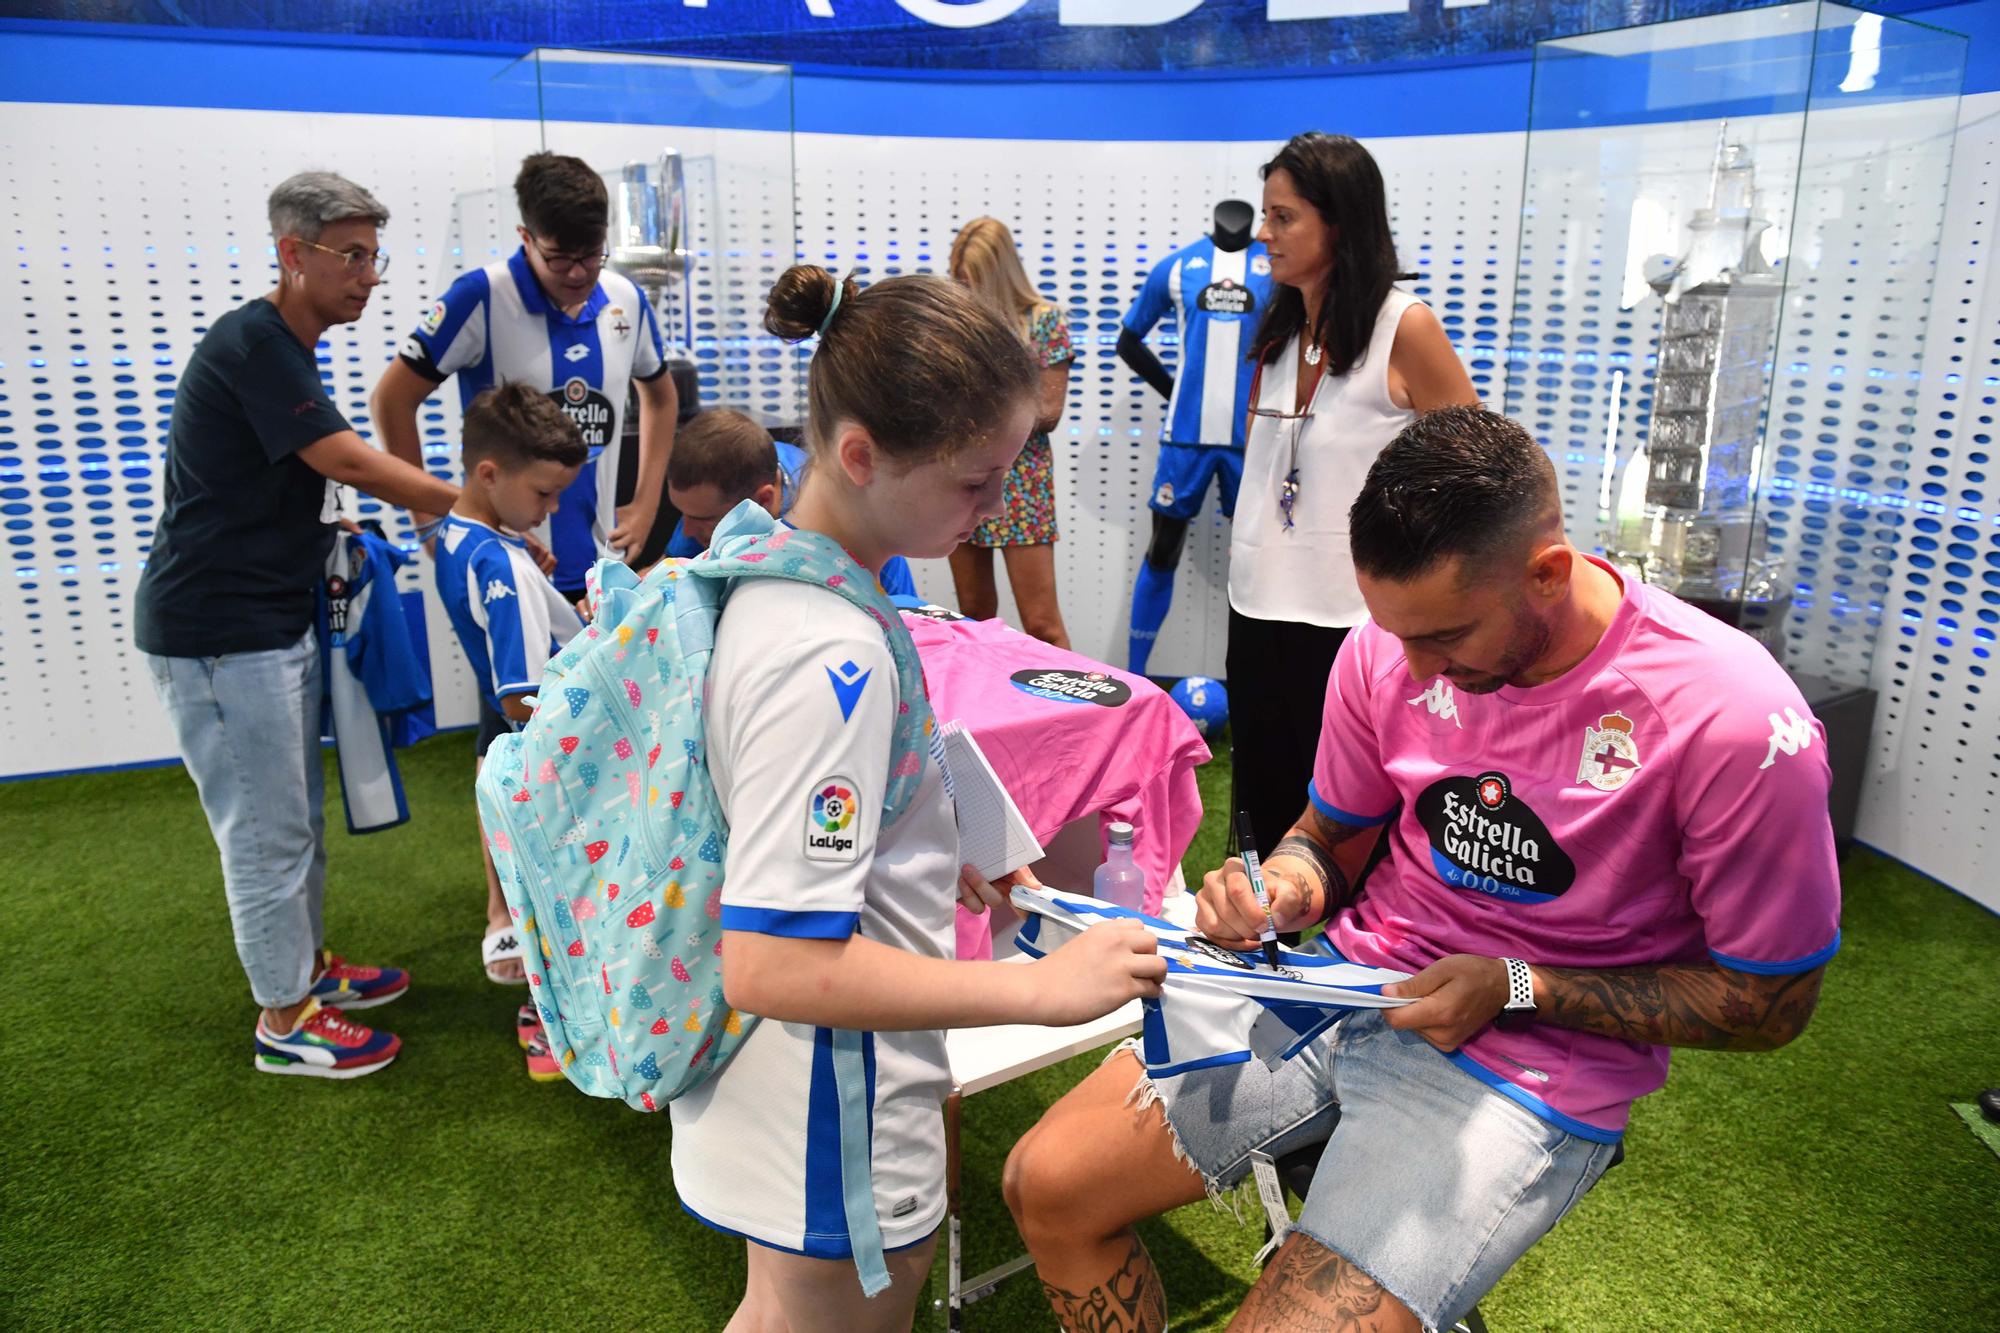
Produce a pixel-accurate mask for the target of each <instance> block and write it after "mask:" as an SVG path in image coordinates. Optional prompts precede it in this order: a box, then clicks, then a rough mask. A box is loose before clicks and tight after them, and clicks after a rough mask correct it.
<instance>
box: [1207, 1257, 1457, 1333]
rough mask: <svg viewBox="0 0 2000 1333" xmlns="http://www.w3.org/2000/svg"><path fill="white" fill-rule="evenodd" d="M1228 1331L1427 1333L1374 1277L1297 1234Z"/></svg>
mask: <svg viewBox="0 0 2000 1333" xmlns="http://www.w3.org/2000/svg"><path fill="white" fill-rule="evenodd" d="M1229 1327H1230V1329H1231V1330H1232V1333H1293V1330H1297V1333H1307V1330H1310V1331H1311V1333H1322V1331H1325V1333H1422V1329H1423V1324H1422V1323H1421V1322H1420V1321H1419V1320H1418V1319H1417V1317H1416V1316H1415V1315H1413V1314H1411V1313H1410V1311H1409V1307H1407V1306H1405V1305H1404V1304H1403V1303H1402V1302H1401V1301H1399V1300H1397V1299H1396V1298H1395V1297H1394V1296H1391V1295H1390V1294H1389V1293H1388V1292H1386V1291H1384V1290H1382V1288H1381V1287H1380V1286H1379V1285H1378V1284H1377V1283H1376V1281H1375V1279H1374V1278H1372V1277H1369V1276H1368V1275H1367V1274H1366V1273H1364V1272H1362V1271H1361V1270H1360V1269H1358V1268H1356V1267H1355V1266H1354V1265H1353V1264H1351V1263H1349V1262H1347V1260H1346V1259H1344V1258H1342V1257H1341V1256H1340V1255H1338V1254H1335V1253H1334V1252H1333V1251H1332V1250H1329V1249H1327V1248H1326V1246H1324V1245H1322V1244H1320V1243H1319V1242H1318V1241H1316V1240H1314V1239H1313V1238H1312V1237H1310V1236H1306V1235H1301V1234H1299V1233H1298V1232H1294V1233H1292V1235H1291V1236H1290V1237H1289V1238H1288V1239H1287V1240H1286V1241H1285V1243H1284V1244H1283V1245H1281V1246H1279V1247H1278V1253H1277V1255H1276V1256H1275V1257H1274V1258H1273V1259H1272V1260H1271V1266H1270V1267H1269V1268H1266V1269H1265V1270H1264V1275H1263V1276H1262V1277H1260V1278H1258V1279H1257V1285H1256V1286H1254V1287H1252V1288H1251V1289H1250V1295H1249V1296H1248V1297H1247V1298H1245V1300H1244V1302H1243V1307H1242V1308H1241V1309H1240V1310H1238V1311H1237V1312H1236V1318H1235V1320H1234V1321H1232V1322H1231V1323H1230V1325H1229Z"/></svg>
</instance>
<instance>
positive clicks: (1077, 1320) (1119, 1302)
mask: <svg viewBox="0 0 2000 1333" xmlns="http://www.w3.org/2000/svg"><path fill="white" fill-rule="evenodd" d="M1129 1234H1131V1237H1132V1244H1131V1248H1130V1249H1129V1250H1127V1251H1126V1254H1125V1260H1124V1262H1123V1263H1121V1264H1119V1265H1118V1271H1117V1272H1115V1273H1113V1274H1112V1275H1111V1276H1110V1277H1109V1278H1107V1279H1106V1280H1105V1282H1104V1284H1103V1285H1102V1286H1098V1287H1092V1288H1090V1289H1089V1290H1088V1291H1081V1292H1077V1291H1065V1290H1064V1289H1063V1288H1061V1287H1058V1286H1056V1285H1055V1284H1053V1283H1050V1282H1043V1283H1042V1295H1044V1296H1046V1297H1048V1301H1049V1308H1050V1309H1052V1310H1054V1311H1055V1312H1056V1318H1057V1319H1058V1320H1059V1321H1061V1323H1062V1326H1063V1328H1065V1329H1066V1330H1068V1333H1163V1331H1164V1330H1165V1328H1166V1326H1167V1294H1166V1291H1165V1290H1164V1289H1163V1288H1162V1287H1161V1286H1160V1274H1159V1272H1158V1271H1157V1270H1156V1269H1155V1268H1154V1267H1153V1259H1152V1256H1151V1255H1149V1254H1147V1253H1146V1246H1145V1244H1144V1242H1142V1241H1141V1240H1140V1239H1139V1237H1138V1234H1137V1233H1136V1232H1134V1233H1129Z"/></svg>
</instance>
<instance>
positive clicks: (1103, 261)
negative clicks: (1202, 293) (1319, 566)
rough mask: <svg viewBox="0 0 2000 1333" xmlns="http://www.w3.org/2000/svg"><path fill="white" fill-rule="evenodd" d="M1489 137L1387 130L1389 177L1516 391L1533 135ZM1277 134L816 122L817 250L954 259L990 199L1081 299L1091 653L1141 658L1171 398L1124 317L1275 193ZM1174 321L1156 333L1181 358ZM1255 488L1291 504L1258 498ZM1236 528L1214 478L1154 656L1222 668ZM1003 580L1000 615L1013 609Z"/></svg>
mask: <svg viewBox="0 0 2000 1333" xmlns="http://www.w3.org/2000/svg"><path fill="white" fill-rule="evenodd" d="M1497 137H1498V138H1500V139H1501V140H1504V142H1505V143H1506V144H1507V147H1506V148H1505V149H1504V150H1499V151H1496V150H1494V148H1493V146H1492V140H1491V139H1488V138H1483V137H1479V136H1466V137H1455V138H1404V139H1384V140H1378V141H1375V142H1372V143H1371V144H1370V145H1369V147H1370V149H1371V150H1372V151H1373V152H1374V153H1375V155H1376V156H1377V158H1378V160H1379V161H1380V163H1381V166H1382V169H1383V173H1384V175H1385V176H1386V177H1387V179H1388V181H1389V185H1390V196H1391V197H1390V218H1391V221H1392V222H1393V223H1394V224H1395V227H1396V239H1397V245H1398V250H1399V252H1400V254H1401V257H1402V260H1403V263H1404V266H1405V267H1406V268H1407V269H1409V270H1410V271H1411V272H1414V273H1416V274H1417V275H1418V276H1417V277H1416V278H1414V279H1413V280H1411V282H1409V283H1408V284H1407V285H1408V286H1409V287H1410V289H1411V290H1412V291H1414V292H1416V293H1417V294H1418V295H1419V296H1422V297H1423V298H1424V299H1425V300H1426V301H1428V302H1430V303H1431V304H1432V306H1433V307H1434V308H1436V310H1437V312H1438V314H1439V316H1440V317H1441V318H1442V319H1443V320H1444V321H1445V324H1446V327H1447V328H1449V329H1450V330H1451V331H1452V333H1453V335H1454V337H1456V338H1458V339H1459V340H1460V344H1461V349H1462V351H1463V353H1464V355H1465V356H1466V359H1467V361H1468V365H1469V369H1470V370H1471V371H1472V373H1473V376H1474V382H1475V384H1476V385H1477V386H1478V387H1479V388H1480V389H1481V391H1482V392H1485V393H1489V394H1497V393H1498V389H1499V384H1498V359H1497V354H1498V349H1499V346H1500V342H1501V339H1502V338H1504V336H1505V321H1506V308H1507V302H1508V299H1509V292H1510V289H1511V286H1512V282H1513V268H1514V259H1513V252H1514V236H1515V215H1516V210H1517V209H1518V207H1519V179H1520V158H1519V140H1518V138H1516V137H1514V136H1497ZM1277 147H1278V145H1277V144H1275V143H1269V144H1266V143H1183V144H1159V143H1047V142H1032V141H1021V140H990V139H981V140H951V139H931V140H909V139H873V138H859V137H851V136H843V135H801V136H800V139H799V149H798V163H799V170H798V175H799V190H798V198H799V243H800V250H801V252H802V254H803V255H804V256H806V257H807V258H808V259H809V260H811V261H812V262H815V263H820V264H825V265H828V266H829V267H832V268H834V269H836V270H840V271H846V270H847V269H849V268H858V269H860V270H861V271H862V276H863V278H864V279H869V278H877V277H889V276H893V275H894V274H897V273H911V272H943V271H944V270H945V266H946V259H947V257H948V255H949V253H950V250H951V241H952V237H953V235H954V234H955V233H956V232H957V230H958V227H959V225H960V224H962V223H964V222H966V221H968V220H969V219H971V218H974V217H978V216H980V215H982V214H987V215H991V216H994V217H998V218H1000V219H1001V220H1002V221H1004V222H1005V223H1007V225H1008V226H1009V227H1010V228H1011V229H1012V230H1013V232H1014V235H1015V240H1016V242H1017V243H1018V244H1019V246H1020V248H1021V251H1022V260H1023V262H1024V264H1025V265H1026V267H1027V269H1028V273H1029V276H1030V277H1031V278H1032V279H1034V280H1035V281H1036V282H1037V283H1038V284H1039V285H1040V286H1041V288H1042V291H1043V292H1044V293H1045V294H1046V295H1047V296H1048V298H1049V299H1050V300H1052V301H1055V302H1057V303H1059V304H1060V305H1061V306H1062V307H1063V309H1064V310H1065V311H1066V312H1067V314H1068V316H1069V322H1070V332H1071V337H1072V340H1073V341H1074V343H1075V345H1076V348H1077V361H1076V364H1075V366H1074V368H1073V369H1072V370H1071V373H1070V393H1069V408H1068V411H1067V413H1066V415H1065V416H1064V419H1063V422H1062V424H1061V425H1060V426H1059V427H1058V428H1057V430H1056V432H1055V443H1056V465H1057V479H1056V498H1057V505H1058V509H1059V520H1058V521H1059V527H1060V529H1061V532H1062V539H1061V541H1060V542H1059V543H1058V544H1057V547H1056V562H1057V570H1058V576H1059V580H1060V592H1061V599H1062V608H1063V615H1064V619H1065V621H1066V623H1067V624H1068V627H1069V632H1070V638H1071V641H1072V643H1073V644H1074V646H1075V647H1076V649H1077V651H1079V652H1082V653H1085V654H1088V655H1089V656H1092V657H1096V658H1098V659H1100V660H1103V661H1108V662H1113V663H1117V664H1120V665H1122V664H1123V663H1124V661H1125V654H1126V633H1127V628H1128V624H1129V616H1130V609H1131V594H1132V581H1133V579H1134V577H1135V576H1136V575H1137V573H1138V568H1139V561H1140V560H1141V558H1142V557H1143V555H1144V552H1145V548H1146V542H1147V538H1148V534H1149V532H1150V526H1151V517H1150V514H1149V511H1148V510H1147V507H1146V501H1147V497H1148V496H1149V494H1150V493H1151V489H1152V479H1153V465H1154V461H1155V458H1156V456H1157V452H1158V450H1157V444H1158V440H1159V433H1160V425H1161V419H1162V417H1163V415H1164V412H1165V406H1166V405H1165V402H1164V400H1162V399H1161V398H1160V397H1159V395H1158V394H1156V393H1154V392H1153V390H1152V389H1151V387H1149V386H1148V385H1146V384H1145V383H1143V382H1142V381H1141V380H1139V379H1138V377H1137V376H1135V375H1133V374H1132V373H1131V371H1130V370H1128V369H1127V368H1126V366H1125V364H1124V363H1123V362H1121V361H1120V360H1119V359H1118V356H1117V352H1116V345H1117V341H1118V328H1119V323H1120V321H1121V319H1122V318H1123V316H1124V314H1125V311H1126V309H1127V308H1128V307H1129V306H1130V305H1131V303H1132V299H1133V297H1134V296H1136V295H1137V294H1138V290H1139V287H1140V285H1141V284H1142V283H1143V282H1144V281H1145V278H1146V274H1147V273H1148V272H1150V271H1151V269H1152V267H1153V265H1154V264H1155V263H1157V262H1158V261H1159V260H1160V258H1161V257H1162V256H1164V255H1166V254H1168V253H1169V252H1171V251H1173V250H1174V249H1176V248H1178V247H1179V246H1182V245H1185V244H1186V243H1187V242H1189V241H1191V240H1193V239H1195V238H1196V237H1198V236H1200V235H1202V234H1204V233H1205V232H1207V231H1208V230H1209V228H1210V226H1211V225H1212V221H1213V214H1214V209H1215V205H1216V202H1217V201H1218V200H1222V199H1229V198H1236V199H1244V200H1248V201H1249V202H1250V203H1252V204H1253V205H1254V204H1256V203H1257V202H1258V200H1259V198H1260V195H1261V182H1260V180H1259V178H1258V174H1257V169H1258V167H1259V166H1260V165H1261V164H1262V163H1263V162H1265V161H1266V160H1268V159H1269V157H1270V156H1271V154H1272V153H1273V152H1274V151H1275V150H1276V148H1277ZM1175 332H1176V331H1175V329H1174V327H1173V325H1172V323H1171V322H1167V323H1163V324H1162V325H1160V326H1159V327H1158V328H1157V329H1155V330H1154V332H1153V334H1152V336H1151V339H1150V341H1151V343H1152V345H1153V347H1154V349H1155V351H1156V352H1157V354H1158V355H1159V357H1160V359H1161V360H1162V361H1163V362H1164V363H1165V364H1166V365H1167V367H1168V368H1169V369H1170V370H1177V369H1178V354H1177V350H1176V340H1175ZM1239 503H1241V504H1259V503H1264V504H1273V503H1276V497H1274V496H1255V495H1245V496H1243V497H1242V498H1241V499H1240V500H1239ZM1228 556H1229V529H1228V524H1227V521H1226V520H1224V519H1223V518H1222V517H1221V513H1220V510H1219V509H1218V508H1217V507H1216V502H1215V499H1214V493H1213V491H1211V493H1210V499H1209V506H1208V510H1207V513H1206V514H1205V515H1204V516H1203V517H1202V518H1201V519H1199V520H1197V521H1196V522H1195V523H1194V524H1192V525H1191V527H1190V530H1189V534H1188V544H1187V549H1186V551H1185V553H1184V554H1183V556H1182V560H1181V568H1180V575H1179V578H1178V580H1177V582H1176V585H1175V592H1174V607H1173V612H1172V614H1171V615H1170V616H1169V618H1168V620H1167V623H1166V625H1165V627H1164V628H1163V629H1162V630H1161V633H1160V637H1159V641H1158V643H1157V644H1156V646H1155V648H1154V651H1153V655H1152V660H1151V663H1150V667H1149V669H1150V670H1151V671H1152V672H1153V673H1154V674H1156V675H1175V676H1178V675H1186V674H1189V673H1193V672H1201V673H1204V674H1209V675H1216V676H1220V675H1221V674H1222V670H1223V648H1224V640H1225V638H1226V628H1227V618H1228V617H1227V612H1228V597H1227V578H1228V574H1227V571H1228ZM917 581H918V586H919V588H920V590H921V591H923V592H924V593H925V594H926V595H928V596H930V597H932V598H934V599H936V600H939V601H942V602H944V603H946V604H947V605H949V604H950V603H951V602H952V600H953V596H952V583H951V572H950V570H949V569H948V568H947V567H946V565H945V563H944V562H943V561H930V562H919V567H918V569H917ZM1001 582H1002V585H1003V590H1002V600H1001V614H1002V615H1003V616H1006V617H1009V618H1011V617H1012V616H1013V614H1014V611H1013V600H1012V597H1011V596H1010V595H1009V594H1007V593H1006V591H1005V588H1004V583H1005V580H1004V577H1003V578H1002V580H1001Z"/></svg>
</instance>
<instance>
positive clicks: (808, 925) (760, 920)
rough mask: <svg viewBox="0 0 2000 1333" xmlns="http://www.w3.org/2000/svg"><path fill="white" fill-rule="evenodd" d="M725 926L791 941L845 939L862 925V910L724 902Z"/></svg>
mask: <svg viewBox="0 0 2000 1333" xmlns="http://www.w3.org/2000/svg"><path fill="white" fill-rule="evenodd" d="M722 928H723V929H724V930H747V931H751V932H754V933H755V934H758V935H779V936H783V937H784V938H785V939H788V940H844V939H846V938H847V937H848V936H850V935H852V934H853V933H854V932H855V931H857V930H859V929H860V928H861V913H859V912H785V911H780V910H779V909H777V908H775V907H731V906H730V905H729V904H728V903H724V904H723V905H722Z"/></svg>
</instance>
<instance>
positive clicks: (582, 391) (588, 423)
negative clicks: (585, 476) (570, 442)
mask: <svg viewBox="0 0 2000 1333" xmlns="http://www.w3.org/2000/svg"><path fill="white" fill-rule="evenodd" d="M549 397H551V398H553V399H555V400H556V406H557V407H560V408H561V409H562V410H563V415H564V416H566V417H568V418H569V419H570V420H571V421H574V422H575V423H576V428H577V430H579V431H581V432H582V434H583V442H584V444H585V445H586V446H587V447H588V448H589V449H590V451H591V452H592V453H596V452H597V451H598V450H600V449H602V448H603V447H604V446H605V445H607V444H610V443H611V422H612V420H613V416H612V412H611V400H610V399H609V398H606V397H605V396H604V395H603V394H601V393H599V392H598V391H597V390H595V389H593V388H591V387H590V381H588V380H586V379H584V378H583V376H581V375H572V376H570V377H569V379H567V380H566V381H564V382H563V386H562V388H560V389H558V390H556V391H555V392H554V393H552V394H550V395H549Z"/></svg>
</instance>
